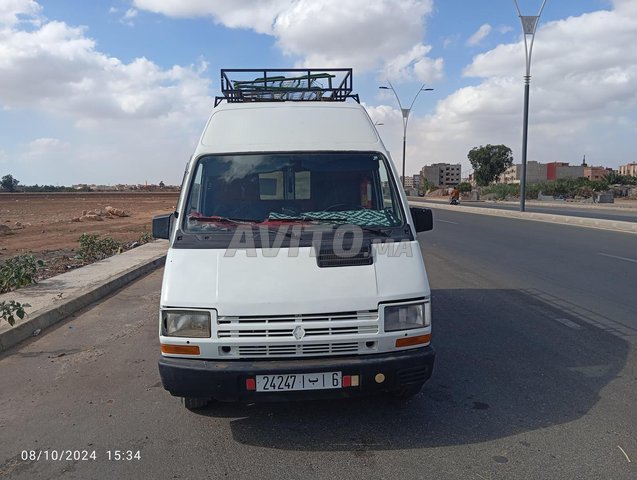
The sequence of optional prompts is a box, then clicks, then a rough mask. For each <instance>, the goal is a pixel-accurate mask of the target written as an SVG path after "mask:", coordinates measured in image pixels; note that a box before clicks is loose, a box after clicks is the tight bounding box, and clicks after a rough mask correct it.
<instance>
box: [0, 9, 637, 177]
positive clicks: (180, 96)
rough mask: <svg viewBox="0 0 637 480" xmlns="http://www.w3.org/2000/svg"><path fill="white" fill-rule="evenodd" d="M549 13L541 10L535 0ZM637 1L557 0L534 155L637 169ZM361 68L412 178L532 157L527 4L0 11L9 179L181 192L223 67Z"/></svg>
mask: <svg viewBox="0 0 637 480" xmlns="http://www.w3.org/2000/svg"><path fill="white" fill-rule="evenodd" d="M518 3H519V6H520V9H521V11H522V14H523V15H537V13H538V11H539V8H540V5H541V3H542V0H519V1H518ZM635 45H637V0H547V2H546V6H545V8H544V10H543V12H542V16H541V18H540V20H539V24H538V29H537V34H536V38H535V44H534V47H533V53H532V63H531V75H532V78H531V87H530V111H529V146H528V160H536V161H539V162H553V161H563V162H570V163H571V164H580V163H581V161H582V158H583V156H584V155H586V161H587V163H588V164H589V165H601V166H606V167H613V168H617V167H618V166H619V165H622V164H626V163H630V162H635V161H637V155H636V154H635V146H636V143H637V142H636V138H637V115H636V106H637V88H635V85H637V48H634V46H635ZM288 67H315V68H326V67H330V68H336V67H352V68H353V69H354V90H355V91H356V92H357V93H359V95H360V98H361V103H362V104H363V105H364V106H365V107H366V109H367V111H368V112H369V114H370V116H371V118H372V119H373V120H374V121H375V122H378V123H382V125H379V126H378V127H377V128H378V130H379V133H380V135H381V138H382V139H383V142H384V143H385V145H386V146H387V148H388V149H389V151H390V152H391V155H392V158H393V160H394V162H396V164H397V166H398V169H399V170H400V167H401V164H402V135H403V127H402V121H401V115H400V110H399V109H398V104H397V101H396V98H395V97H394V95H393V93H392V92H391V90H382V89H379V88H378V87H379V86H382V85H388V82H391V84H392V85H393V86H394V88H395V91H396V93H397V95H398V97H399V98H400V100H401V102H402V104H403V106H406V105H409V104H410V103H411V101H412V100H413V99H414V97H415V95H416V93H417V92H418V91H419V89H420V88H421V87H422V86H423V85H425V87H426V88H433V90H432V91H422V92H420V94H419V95H418V97H417V98H416V101H415V103H414V106H413V109H412V111H411V115H410V117H409V123H408V129H407V155H406V157H407V161H406V163H407V169H406V170H407V173H408V174H414V173H417V172H418V171H419V170H420V168H421V167H422V166H424V165H428V164H431V163H438V162H445V163H461V164H462V170H463V176H466V174H467V173H469V171H470V165H469V162H468V160H467V153H468V152H469V150H471V148H473V147H476V146H480V145H486V144H505V145H507V146H508V147H510V148H511V149H512V151H513V156H514V158H515V162H516V163H518V162H519V161H520V159H521V144H522V121H523V118H522V116H523V95H524V83H523V82H524V81H523V77H524V74H525V51H524V43H523V35H522V28H521V25H520V20H519V18H518V12H517V10H516V7H515V3H514V0H474V1H470V2H469V1H466V0H348V1H346V2H345V1H342V0H233V1H227V0H109V1H106V0H92V1H90V2H87V1H82V0H0V176H1V175H6V174H11V175H13V177H14V178H16V179H18V180H19V181H20V183H21V184H23V185H33V184H40V185H42V184H52V185H71V184H78V183H89V184H93V183H95V184H117V183H129V184H131V183H133V184H134V183H145V182H148V183H159V182H160V181H163V182H164V183H166V184H179V183H180V182H181V178H182V175H183V171H184V167H185V164H186V161H187V160H188V158H189V156H190V155H191V153H192V152H193V151H194V148H195V145H196V142H197V140H198V138H199V135H200V134H201V130H202V129H203V126H204V124H205V122H206V119H207V117H208V116H209V115H210V113H211V111H212V108H213V102H214V96H215V95H218V94H220V91H219V70H220V69H221V68H288Z"/></svg>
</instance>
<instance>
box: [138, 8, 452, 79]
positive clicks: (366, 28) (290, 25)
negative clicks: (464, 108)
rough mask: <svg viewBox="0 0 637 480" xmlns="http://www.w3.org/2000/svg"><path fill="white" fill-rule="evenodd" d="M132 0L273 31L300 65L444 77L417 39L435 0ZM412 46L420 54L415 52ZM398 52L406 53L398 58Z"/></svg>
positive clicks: (177, 14)
mask: <svg viewBox="0 0 637 480" xmlns="http://www.w3.org/2000/svg"><path fill="white" fill-rule="evenodd" d="M134 4H135V7H136V8H139V9H144V10H148V11H152V12H155V13H161V14H163V15H167V16H170V17H196V16H209V17H211V18H212V19H213V20H214V21H215V22H217V23H220V24H223V25H225V26H226V27H229V28H250V29H253V30H255V31H256V32H259V33H265V34H268V35H271V36H273V37H274V38H275V41H276V44H277V46H278V47H279V48H280V49H281V50H282V51H283V53H284V54H285V55H288V56H290V57H291V58H293V59H295V60H296V66H298V67H308V66H316V65H329V66H333V67H335V68H337V67H353V68H355V69H356V71H358V72H364V71H376V70H382V71H384V72H385V73H391V74H392V75H393V74H397V75H398V76H400V77H401V78H403V77H405V76H409V75H410V76H412V78H414V77H415V78H419V79H421V80H424V79H426V80H432V79H439V78H441V77H442V68H443V63H442V59H440V58H437V59H430V58H429V57H427V56H426V54H427V53H429V50H430V47H427V46H425V45H422V43H421V42H422V39H423V37H424V35H425V18H426V16H427V15H429V14H430V13H431V12H432V8H433V0H420V1H416V0H375V1H374V2H369V1H368V0H348V1H347V2H343V1H342V0H322V1H317V0H261V1H256V2H255V1H249V0H240V1H234V2H211V1H205V0H135V2H134ZM415 51H420V52H421V55H420V56H415V57H414V52H415ZM423 52H424V53H423ZM398 56H405V57H408V58H407V59H406V60H402V61H397V60H396V57H398ZM397 62H398V65H396V63H397ZM390 63H393V64H394V65H392V66H390V65H389V64H390Z"/></svg>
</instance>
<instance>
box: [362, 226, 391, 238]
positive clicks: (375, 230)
mask: <svg viewBox="0 0 637 480" xmlns="http://www.w3.org/2000/svg"><path fill="white" fill-rule="evenodd" d="M357 227H360V229H361V230H363V231H364V232H370V233H375V234H377V235H382V236H383V237H391V234H392V229H391V227H387V228H374V227H366V226H364V225H357Z"/></svg>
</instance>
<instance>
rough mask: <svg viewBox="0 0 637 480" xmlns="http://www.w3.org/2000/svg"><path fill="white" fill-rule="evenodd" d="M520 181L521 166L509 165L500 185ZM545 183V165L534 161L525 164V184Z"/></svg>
mask: <svg viewBox="0 0 637 480" xmlns="http://www.w3.org/2000/svg"><path fill="white" fill-rule="evenodd" d="M521 179H522V164H515V165H511V166H510V167H509V168H507V169H506V170H505V171H504V173H503V174H502V175H500V183H520V180H521ZM545 181H546V164H545V163H539V162H535V161H529V162H526V183H538V182H545Z"/></svg>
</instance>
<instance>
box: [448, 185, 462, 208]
mask: <svg viewBox="0 0 637 480" xmlns="http://www.w3.org/2000/svg"><path fill="white" fill-rule="evenodd" d="M449 203H450V204H451V205H458V204H459V203H460V190H458V187H454V189H453V190H452V191H451V199H450V200H449Z"/></svg>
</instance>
